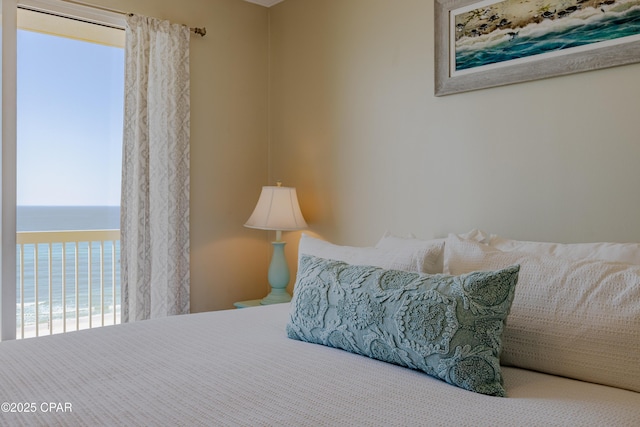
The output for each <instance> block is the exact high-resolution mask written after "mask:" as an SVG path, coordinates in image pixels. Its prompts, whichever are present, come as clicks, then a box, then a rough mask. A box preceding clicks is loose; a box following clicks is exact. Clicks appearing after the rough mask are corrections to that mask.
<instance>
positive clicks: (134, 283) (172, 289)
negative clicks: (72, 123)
mask: <svg viewBox="0 0 640 427" xmlns="http://www.w3.org/2000/svg"><path fill="white" fill-rule="evenodd" d="M189 38H190V32H189V28H188V27H185V26H183V25H177V24H171V23H169V22H167V21H160V20H157V19H154V18H148V17H142V16H135V15H134V16H129V17H127V25H126V46H125V107H124V108H125V111H124V151H123V167H122V205H121V206H122V207H121V209H122V211H121V227H120V230H121V250H120V253H121V274H122V281H121V289H122V321H123V322H132V321H136V320H143V319H149V318H153V317H163V316H169V315H174V314H185V313H188V312H189V280H190V277H189Z"/></svg>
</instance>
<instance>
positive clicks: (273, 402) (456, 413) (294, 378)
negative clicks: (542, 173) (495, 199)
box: [0, 235, 640, 426]
mask: <svg viewBox="0 0 640 427" xmlns="http://www.w3.org/2000/svg"><path fill="white" fill-rule="evenodd" d="M468 237H469V236H468V235H467V236H465V239H461V241H462V243H461V244H462V245H467V246H465V247H464V248H463V249H464V250H463V251H462V252H460V253H458V254H456V253H446V252H445V253H442V250H444V249H445V248H446V247H447V244H449V243H451V242H450V241H449V239H458V237H452V236H450V237H449V238H448V239H439V240H432V241H429V244H428V245H424V244H422V243H421V242H419V241H417V239H405V238H392V237H390V238H387V239H384V242H382V241H381V243H380V244H379V245H377V246H378V247H376V248H375V250H374V249H372V248H366V249H364V248H350V247H338V246H336V245H331V244H329V243H325V242H319V241H316V240H315V239H312V238H308V237H303V239H302V241H301V244H300V246H301V249H300V253H301V257H302V256H308V257H317V258H319V259H325V260H327V262H341V261H336V260H335V258H343V261H342V262H343V263H346V262H344V259H345V258H346V259H348V260H350V261H356V262H357V261H358V258H362V257H365V258H366V259H361V260H363V261H369V262H367V265H369V264H373V265H375V264H385V265H383V266H374V267H375V268H379V269H387V268H388V267H398V266H399V265H398V264H399V263H403V262H404V263H405V264H406V265H405V266H404V267H405V268H409V269H411V268H415V269H417V270H420V269H421V270H425V269H427V270H429V269H436V270H437V269H439V268H443V269H453V270H457V269H460V270H466V269H472V270H473V269H475V268H476V267H477V263H478V262H481V263H485V265H489V264H491V262H493V261H492V258H491V256H489V257H488V258H487V254H489V255H491V254H496V253H497V254H499V255H500V256H502V257H504V256H505V254H507V255H508V256H509V257H518V256H520V257H522V256H523V255H522V253H523V252H521V251H518V250H513V248H512V249H511V250H509V249H508V248H505V247H504V246H503V247H502V249H497V248H495V247H492V246H490V245H489V244H487V243H486V242H482V241H481V240H483V239H485V238H486V236H485V235H482V236H481V237H480V238H479V237H478V236H477V235H475V236H473V238H468ZM445 240H446V242H445ZM423 242H424V241H423ZM503 243H504V242H503ZM434 245H435V246H436V248H440V252H438V250H435V251H434V250H432V246H434ZM399 246H402V247H404V248H405V249H400V248H399ZM451 246H453V245H451ZM407 247H410V248H411V249H410V250H406V248H407ZM427 247H428V249H425V248H427ZM469 248H472V249H473V251H476V252H477V253H476V254H475V255H474V253H473V251H470V250H469ZM600 248H601V247H600ZM520 249H521V248H520ZM561 249H562V248H561ZM583 249H584V248H583ZM404 250H406V251H407V252H406V253H405V255H407V256H405V257H398V256H397V254H398V253H403V251H404ZM494 250H495V251H498V252H494ZM545 250H548V248H547V249H545ZM554 250H555V251H556V252H557V251H558V250H557V247H556V249H554ZM327 251H328V253H327ZM482 251H485V252H486V253H485V252H482ZM585 251H587V252H588V249H585ZM481 252H482V257H480V258H482V259H481V260H480V261H478V253H481ZM592 252H593V251H592ZM609 252H611V251H609ZM322 255H325V256H327V255H329V256H327V257H326V258H322V257H321V256H322ZM457 256H463V257H464V262H463V263H456V262H455V259H456V257H457ZM553 256H555V257H557V255H553ZM580 256H581V257H582V258H581V260H579V261H578V260H572V261H571V263H570V266H571V269H573V270H572V271H575V265H576V264H575V263H574V261H575V262H578V263H582V264H580V265H585V263H586V265H588V266H589V271H591V272H593V270H594V268H595V267H594V265H593V263H596V264H597V263H604V264H605V265H606V267H607V268H614V269H615V271H616V272H618V273H619V272H620V271H622V274H623V276H620V277H625V279H626V280H627V281H629V282H632V281H634V280H636V279H637V277H636V276H634V274H635V273H637V269H636V267H634V266H633V265H632V264H623V263H619V262H616V263H612V262H610V261H601V260H598V261H590V260H587V261H585V259H588V258H589V254H587V255H584V254H580ZM483 257H484V258H483ZM585 257H586V258H585ZM400 258H402V259H400ZM427 258H429V260H428V262H425V259H427ZM542 259H543V261H544V260H545V259H544V257H543V258H542ZM562 259H564V258H562ZM567 259H568V258H567ZM511 261H512V260H511V259H509V260H508V263H511ZM523 261H524V260H523V259H522V258H521V259H520V262H521V263H522V262H523ZM496 262H497V261H496ZM500 262H503V263H504V262H506V261H505V260H504V259H503V260H501V261H500ZM346 264H347V265H356V264H348V263H346ZM389 264H392V265H389ZM498 264H499V262H498ZM520 265H521V271H520V273H521V274H522V273H523V269H522V264H520ZM532 265H534V267H535V263H532ZM598 265H600V264H598ZM623 266H625V267H623ZM374 267H372V268H374ZM538 267H539V266H538ZM538 267H536V268H538ZM626 267H628V268H627V269H626V270H624V268H626ZM525 270H526V269H525ZM623 270H624V271H623ZM524 273H525V275H524V276H521V278H520V279H519V280H520V281H521V282H522V280H525V281H526V280H527V274H528V273H527V271H524ZM618 273H615V272H614V273H612V274H618ZM419 274H420V275H422V274H423V273H422V272H421V273H419ZM447 274H449V273H447ZM453 274H462V273H461V272H459V271H456V272H455V273H453ZM554 274H555V273H554ZM298 280H299V281H300V280H301V279H300V278H299V279H298ZM571 280H573V279H571ZM602 280H603V279H602V275H600V278H598V279H597V281H598V286H595V287H592V288H590V287H589V285H584V284H583V285H582V286H586V288H588V291H589V292H587V293H588V294H589V295H590V296H589V297H588V299H587V300H585V299H584V298H585V297H583V300H581V303H580V304H578V305H579V306H581V307H583V309H578V310H577V311H576V310H574V309H572V310H570V311H569V312H567V313H564V312H563V313H561V314H563V315H564V314H566V316H567V319H568V321H569V324H570V326H571V328H572V329H573V330H574V331H575V326H574V325H573V324H572V323H571V322H572V321H573V320H572V319H573V317H574V316H575V315H580V316H587V317H588V316H589V314H585V310H587V308H584V307H590V308H591V309H592V308H593V307H594V306H596V305H597V304H596V303H597V299H598V298H602V295H600V293H599V292H600V291H601V289H600V288H602V286H603V285H602ZM616 283H617V282H616ZM521 284H522V283H519V284H518V285H516V289H517V286H519V285H521ZM296 286H298V285H296ZM630 287H631V289H630V290H629V286H626V285H622V284H618V285H616V295H620V293H622V294H624V298H623V300H618V299H616V300H615V302H616V307H617V309H615V310H613V311H615V312H618V313H621V314H620V316H621V317H618V318H616V319H613V320H617V321H618V323H616V324H615V325H611V324H610V323H608V322H609V321H610V320H611V318H607V320H606V321H604V323H603V322H601V321H600V320H598V319H603V315H602V313H601V312H599V311H598V312H597V314H596V316H595V318H596V320H595V322H594V323H595V324H597V325H596V326H597V328H600V327H601V326H602V325H603V324H604V325H605V326H606V327H614V326H615V328H616V331H617V332H618V333H616V334H605V335H606V338H605V343H604V344H605V350H607V349H608V348H610V346H613V345H618V346H620V345H622V346H624V345H626V348H627V349H632V350H635V352H634V351H631V352H629V351H622V350H623V349H620V350H621V351H620V354H617V353H616V352H615V351H610V350H607V354H606V355H603V354H600V353H601V351H602V348H601V347H600V346H598V345H597V344H593V345H592V346H591V347H593V348H594V349H595V350H593V351H590V350H589V346H587V350H585V351H586V352H587V354H586V356H585V357H584V359H586V360H583V361H582V362H584V363H582V364H581V363H577V362H576V361H575V360H573V359H572V357H573V356H572V355H571V354H570V353H571V351H570V350H567V351H565V350H566V346H567V345H568V344H567V341H568V339H566V337H563V338H560V339H556V340H555V341H554V339H551V340H550V341H551V342H550V343H545V342H543V341H540V340H537V341H536V342H532V341H531V338H532V337H538V338H539V337H541V336H543V335H544V334H545V333H547V331H549V333H551V334H552V336H555V338H558V334H559V332H560V329H558V327H557V325H553V324H552V323H548V324H546V325H545V326H546V327H545V328H542V329H541V330H540V329H537V328H535V327H533V326H531V324H532V323H534V322H532V321H531V319H532V314H531V312H526V311H525V312H524V314H523V316H524V318H525V319H527V322H525V326H524V329H522V330H520V329H518V328H517V326H518V321H517V317H516V318H514V319H515V320H514V321H513V322H511V320H512V317H510V318H509V319H508V321H507V325H509V324H510V323H513V325H514V326H515V327H516V328H515V329H508V328H507V329H505V331H504V343H503V344H504V345H503V348H502V350H503V356H505V357H506V360H505V361H503V366H502V367H501V368H500V369H501V373H502V379H503V384H504V389H505V390H506V397H494V396H488V395H485V394H481V393H476V392H472V391H468V390H465V389H463V388H460V387H456V386H454V385H451V384H449V383H447V382H445V381H442V379H439V378H435V377H433V376H430V375H427V374H426V373H425V372H423V371H421V370H416V369H407V368H405V367H402V366H398V365H396V364H393V363H387V362H385V361H381V360H377V359H375V358H372V357H366V356H363V355H362V354H354V353H352V352H349V351H345V350H343V349H340V348H334V347H331V346H328V345H318V344H315V343H309V342H305V341H302V340H299V339H291V338H290V337H289V336H288V330H289V328H290V325H291V323H292V322H293V320H292V316H293V315H292V313H294V312H295V309H296V304H300V301H299V299H298V300H296V297H295V296H294V301H293V302H292V303H289V304H276V305H271V306H262V307H255V308H246V309H240V310H228V311H218V312H209V313H198V314H191V315H184V316H174V317H170V318H163V319H152V320H147V321H141V322H137V323H130V324H123V325H118V326H108V327H104V328H99V329H94V330H84V331H78V332H71V333H67V334H63V335H54V336H47V337H42V338H37V339H27V340H21V341H8V342H3V343H0V381H1V384H2V399H1V400H2V402H3V403H2V413H0V424H2V425H154V426H155V425H158V426H159V425H185V426H191V425H216V426H218V425H219V426H319V425H331V426H335V425H354V426H383V425H384V426H394V425H395V426H412V425H416V426H418V425H420V426H424V425H429V426H438V425H443V426H444V425H457V426H465V425H468V426H513V425H536V426H537V425H541V426H542V425H544V426H554V425H557V426H576V425H581V426H586V425H593V426H603V425H607V426H637V425H640V392H639V391H638V389H636V387H637V386H638V380H637V378H638V375H639V374H638V369H639V368H638V365H640V363H638V362H639V360H638V355H637V353H638V351H637V350H638V344H639V343H640V336H639V332H638V323H639V321H640V320H639V318H638V317H639V316H638V312H639V311H640V310H639V309H638V306H639V305H640V301H638V300H637V298H638V292H639V289H640V287H639V286H638V283H637V282H634V283H632V284H631V286H630ZM594 289H595V291H594ZM573 293H574V294H575V293H576V292H573ZM567 297H568V296H567V295H566V294H562V293H561V294H560V296H559V298H560V299H561V300H563V301H566V299H567ZM513 304H514V305H513V306H512V308H511V313H510V316H514V315H517V314H518V312H517V310H521V309H522V307H519V306H518V305H517V304H524V305H526V304H527V301H526V298H525V300H524V301H523V300H522V295H521V296H520V297H519V296H518V294H517V293H516V297H515V301H514V303H513ZM634 310H635V311H634ZM556 313H557V310H556ZM543 316H544V317H545V318H547V319H548V318H549V314H548V312H544V313H543ZM615 316H618V314H615V315H614V317H615ZM534 317H535V316H534ZM604 317H607V316H604ZM585 319H586V318H585ZM527 325H529V326H531V327H530V328H527ZM534 326H535V325H534ZM582 331H586V332H589V331H590V329H589V327H586V326H584V327H582ZM592 332H593V331H592ZM536 334H537V335H536ZM522 335H523V336H524V338H523V337H522ZM578 335H579V334H578ZM612 335H613V336H612ZM616 337H619V338H616ZM581 339H584V340H587V341H590V342H591V343H594V342H596V341H597V340H598V337H597V336H595V335H593V333H591V335H588V336H586V337H583V338H580V337H575V336H574V337H573V338H572V339H571V340H569V341H571V343H570V347H572V348H573V349H574V350H575V349H578V350H580V349H581V346H583V345H584V342H582V341H581ZM633 340H635V341H633ZM621 343H622V344H621ZM625 343H626V344H625ZM554 346H565V347H563V348H564V350H563V351H562V352H561V353H562V354H556V355H553V354H551V353H550V352H552V351H553V350H554ZM523 352H524V353H523ZM541 352H542V353H541ZM629 353H635V354H629ZM541 355H542V356H541ZM544 355H546V357H543V356H544ZM583 356H584V355H583ZM602 360H608V361H610V362H611V364H610V366H609V367H608V368H607V369H604V370H603V369H599V366H600V365H601V364H602ZM574 362H575V363H574ZM576 364H577V365H581V366H583V368H582V369H581V368H580V367H576V366H574V365H576ZM634 364H635V365H634ZM518 365H522V366H529V368H524V367H522V366H518ZM621 365H622V366H621ZM584 366H586V368H584ZM563 369H564V370H563ZM554 371H558V372H557V373H555V374H554V373H549V372H554ZM601 371H602V372H601ZM585 376H586V377H585ZM612 384H614V385H612Z"/></svg>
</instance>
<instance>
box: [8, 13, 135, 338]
mask: <svg viewBox="0 0 640 427" xmlns="http://www.w3.org/2000/svg"><path fill="white" fill-rule="evenodd" d="M25 3H29V2H25ZM37 3H38V7H33V6H32V5H31V4H21V5H19V9H18V21H17V27H18V31H17V102H16V107H17V109H16V111H17V127H16V128H17V132H16V133H17V137H16V141H17V143H16V152H17V156H16V187H17V191H16V231H17V235H16V243H17V245H16V252H15V260H16V280H15V286H16V288H15V293H16V298H15V310H14V313H13V315H14V316H15V326H16V336H17V337H18V338H22V337H32V336H39V335H48V334H52V333H59V332H66V331H69V330H76V329H84V328H87V327H95V326H101V325H109V324H114V323H119V321H120V314H119V303H120V294H119V277H120V274H119V232H118V229H119V202H120V175H121V174H120V167H121V152H122V114H123V96H124V94H123V80H124V52H123V47H124V31H123V30H122V28H117V27H121V25H115V28H114V24H113V22H112V21H114V20H115V21H118V22H120V21H122V17H120V16H116V17H114V16H111V15H112V14H106V15H107V16H106V19H105V21H104V22H103V20H102V19H97V17H98V18H99V17H101V16H102V15H104V14H103V13H102V12H99V11H98V12H97V11H95V10H93V9H88V8H84V7H80V6H69V5H67V4H65V3H64V2H56V1H52V0H47V1H44V0H38V2H37ZM43 3H45V5H46V6H47V8H46V10H42V4H43ZM87 16H88V17H89V18H87ZM87 21H89V22H87ZM96 22H98V23H96ZM105 23H106V24H107V25H104V24H105ZM3 202H4V200H3ZM3 249H4V248H3ZM3 257H4V254H3ZM3 286H4V284H3ZM5 310H6V305H5V306H4V309H3V312H2V317H3V321H4V320H5V319H6V318H7V316H8V314H7V313H5ZM3 329H4V328H3Z"/></svg>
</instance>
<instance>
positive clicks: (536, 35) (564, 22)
mask: <svg viewBox="0 0 640 427" xmlns="http://www.w3.org/2000/svg"><path fill="white" fill-rule="evenodd" d="M591 9H592V12H591V13H587V12H586V11H585V12H582V13H581V12H576V13H574V14H573V15H570V16H567V17H564V18H560V19H555V20H544V21H542V22H541V23H540V24H532V25H529V26H527V27H526V28H524V29H521V30H519V31H514V30H509V31H502V32H501V34H497V35H496V36H494V37H484V38H483V37H478V38H477V39H475V40H474V39H473V38H470V37H467V40H464V43H460V45H458V44H457V45H456V66H455V69H456V71H460V70H466V69H470V68H475V67H480V66H484V65H490V64H497V63H501V62H504V61H509V60H514V59H519V58H528V57H531V56H534V55H540V54H545V53H550V52H554V51H560V50H564V49H570V48H574V47H579V46H585V45H588V44H591V43H598V42H605V41H610V40H615V39H622V38H625V37H630V36H635V35H640V7H639V6H633V7H630V8H629V9H627V10H624V11H621V12H613V11H606V13H605V12H603V11H601V10H594V9H593V8H591ZM603 10H604V9H603ZM498 36H499V37H498Z"/></svg>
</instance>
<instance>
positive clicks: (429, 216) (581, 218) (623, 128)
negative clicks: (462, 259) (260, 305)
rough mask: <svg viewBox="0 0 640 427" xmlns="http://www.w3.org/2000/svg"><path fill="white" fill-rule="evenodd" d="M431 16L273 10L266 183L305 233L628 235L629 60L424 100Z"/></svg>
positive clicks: (379, 0)
mask: <svg viewBox="0 0 640 427" xmlns="http://www.w3.org/2000/svg"><path fill="white" fill-rule="evenodd" d="M433 9H434V4H433V1H432V0H429V1H427V0H393V1H391V0H286V1H284V2H282V3H280V4H278V5H276V6H274V7H272V8H271V9H270V13H269V17H270V34H271V49H270V52H271V54H270V67H271V72H270V74H271V78H270V82H271V83H270V90H271V94H272V95H271V98H270V112H269V114H270V144H271V145H270V146H271V151H272V161H271V164H270V165H271V170H270V176H271V177H272V178H279V179H282V180H283V181H285V182H286V183H287V184H289V185H295V186H297V187H298V195H299V198H300V201H301V205H302V209H303V212H304V214H305V215H306V218H307V220H308V222H309V223H310V225H311V229H312V231H314V232H316V233H318V234H320V235H321V236H323V237H325V238H327V239H330V240H333V241H335V242H336V243H342V244H353V245H355V244H373V243H375V242H376V241H377V240H378V238H379V237H380V236H381V235H382V233H383V232H384V231H385V230H391V231H393V232H395V233H399V234H405V233H414V234H416V235H417V236H418V237H422V238H430V237H432V236H444V235H446V233H447V232H449V231H457V232H464V231H468V230H469V229H471V228H474V227H478V228H482V229H486V230H487V231H490V232H493V233H499V234H502V235H505V236H508V237H513V238H520V239H531V240H552V241H559V242H580V241H599V240H607V241H640V221H639V220H638V218H639V216H638V213H639V212H640V168H639V167H638V166H639V163H640V162H639V160H640V83H639V80H638V76H640V64H634V65H627V66H622V67H616V68H611V69H607V70H599V71H592V72H587V73H581V74H573V75H570V76H566V77H557V78H551V79H546V80H539V81H534V82H528V83H521V84H517V85H511V86H505V87H499V88H493V89H485V90H480V91H475V92H469V93H464V94H456V95H450V96H446V97H441V98H436V97H434V95H433V93H434V84H433V81H434V35H433V15H434V14H433ZM288 238H289V240H290V241H291V243H292V244H295V242H296V241H297V240H296V239H297V234H295V233H294V234H291V235H289V237H288ZM293 255H295V254H292V255H290V256H291V257H292V256H293Z"/></svg>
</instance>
